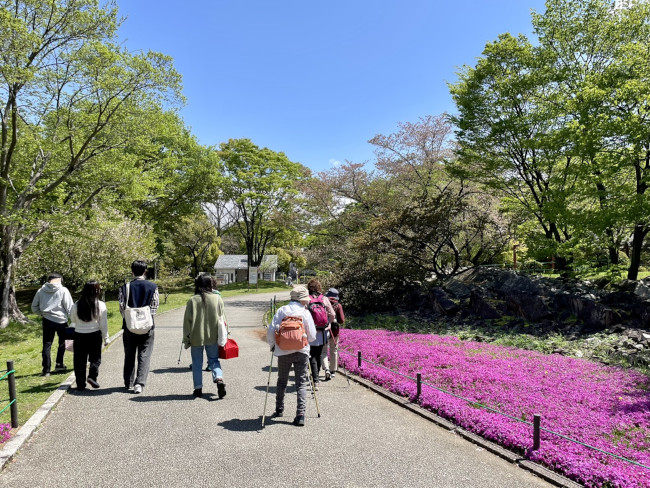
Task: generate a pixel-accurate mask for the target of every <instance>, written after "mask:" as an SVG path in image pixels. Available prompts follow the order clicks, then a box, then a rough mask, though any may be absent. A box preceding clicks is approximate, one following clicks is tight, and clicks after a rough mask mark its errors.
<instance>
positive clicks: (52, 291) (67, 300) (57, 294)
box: [32, 273, 72, 376]
mask: <svg viewBox="0 0 650 488" xmlns="http://www.w3.org/2000/svg"><path fill="white" fill-rule="evenodd" d="M62 281H63V278H62V277H61V275H60V274H58V273H50V274H49V275H48V277H47V283H45V284H44V285H43V286H41V287H40V288H39V290H38V291H37V292H36V295H35V296H34V299H33V300H32V312H34V313H35V314H37V315H40V316H42V317H43V350H42V353H41V355H42V357H43V361H42V366H43V370H42V372H41V376H50V370H51V369H52V356H51V350H52V343H53V342H54V336H55V335H57V336H59V347H58V348H57V350H56V365H55V369H54V371H55V372H62V371H65V370H66V369H67V368H66V366H65V364H63V355H64V354H65V338H66V328H67V326H68V318H69V317H70V312H71V311H72V296H70V292H69V291H68V289H67V288H66V287H65V286H63V284H62Z"/></svg>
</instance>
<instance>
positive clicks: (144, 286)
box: [118, 278, 158, 330]
mask: <svg viewBox="0 0 650 488" xmlns="http://www.w3.org/2000/svg"><path fill="white" fill-rule="evenodd" d="M118 299H119V302H120V312H121V313H122V328H123V329H125V330H126V321H125V320H124V313H123V310H124V305H125V303H124V300H125V299H126V284H124V285H122V286H121V287H120V293H119V297H118ZM128 306H129V307H131V308H139V307H146V306H148V307H150V308H151V316H152V318H153V316H154V315H156V310H158V285H156V284H155V283H153V282H151V281H147V280H144V279H137V278H136V279H135V280H133V281H131V282H130V284H129V303H128ZM155 324H156V321H155V320H154V326H153V327H152V328H151V329H152V330H153V328H154V327H155Z"/></svg>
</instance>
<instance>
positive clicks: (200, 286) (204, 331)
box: [183, 275, 228, 398]
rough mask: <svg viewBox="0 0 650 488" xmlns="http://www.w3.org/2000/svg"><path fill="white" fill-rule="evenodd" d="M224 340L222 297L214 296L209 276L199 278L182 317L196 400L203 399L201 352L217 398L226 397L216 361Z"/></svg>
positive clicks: (221, 375)
mask: <svg viewBox="0 0 650 488" xmlns="http://www.w3.org/2000/svg"><path fill="white" fill-rule="evenodd" d="M227 339H228V332H227V331H226V321H225V315H224V306H223V300H222V299H221V295H220V294H217V293H213V289H212V280H211V278H210V276H208V275H202V276H199V277H197V278H196V280H195V282H194V296H193V297H192V298H190V299H189V300H188V301H187V305H186V306H185V316H184V317H183V344H184V345H185V349H187V348H189V347H191V353H192V379H193V381H194V393H193V395H194V397H195V398H200V397H202V396H203V373H202V371H201V365H202V364H203V350H204V349H205V354H206V356H207V358H208V366H209V367H210V371H212V381H213V382H214V383H216V384H217V394H218V395H219V398H223V397H225V396H226V384H225V383H224V381H223V371H222V369H221V362H220V361H219V346H225V345H226V340H227Z"/></svg>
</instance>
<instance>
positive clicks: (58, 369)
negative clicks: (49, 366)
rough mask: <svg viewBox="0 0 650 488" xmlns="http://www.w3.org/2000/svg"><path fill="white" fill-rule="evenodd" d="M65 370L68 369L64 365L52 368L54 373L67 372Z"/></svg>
mask: <svg viewBox="0 0 650 488" xmlns="http://www.w3.org/2000/svg"><path fill="white" fill-rule="evenodd" d="M67 369H68V368H67V367H66V365H65V364H57V365H56V366H55V367H54V372H55V373H56V372H57V371H67Z"/></svg>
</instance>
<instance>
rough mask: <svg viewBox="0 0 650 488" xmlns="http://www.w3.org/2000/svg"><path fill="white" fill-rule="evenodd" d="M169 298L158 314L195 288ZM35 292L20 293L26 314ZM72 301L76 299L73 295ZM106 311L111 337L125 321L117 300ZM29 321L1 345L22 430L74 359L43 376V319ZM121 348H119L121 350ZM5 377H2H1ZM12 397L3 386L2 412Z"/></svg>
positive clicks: (4, 419)
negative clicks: (62, 369) (11, 365)
mask: <svg viewBox="0 0 650 488" xmlns="http://www.w3.org/2000/svg"><path fill="white" fill-rule="evenodd" d="M219 288H220V291H221V295H222V296H223V297H229V296H235V295H245V294H249V293H268V292H278V293H280V292H283V291H287V290H288V289H289V287H287V286H285V285H284V284H282V283H273V282H264V281H262V282H260V283H259V287H258V289H257V290H256V289H255V288H252V289H250V290H249V289H248V286H247V284H246V283H232V284H230V285H225V286H221V287H219ZM165 291H166V292H167V298H166V302H165V296H164V294H163V293H161V296H160V308H159V309H158V313H159V314H160V313H163V312H166V311H168V310H173V309H175V308H179V307H184V306H185V303H187V300H188V299H189V298H190V297H191V296H192V295H193V294H194V287H193V285H192V284H191V283H190V282H189V281H188V282H187V283H185V284H179V285H177V286H175V287H167V288H165ZM35 292H36V289H33V290H32V289H30V290H21V291H20V292H19V293H18V294H17V296H18V302H19V307H20V309H21V310H22V311H23V312H25V313H27V312H28V311H30V305H31V300H32V297H33V295H34V293H35ZM73 298H75V299H76V296H75V295H74V294H73ZM106 308H107V309H108V330H109V334H110V335H111V336H112V335H113V334H115V333H116V332H118V331H119V330H120V328H121V327H122V318H121V316H120V313H119V307H118V303H117V297H116V296H115V295H112V296H111V295H108V296H107V297H106ZM27 317H28V318H29V319H31V322H29V323H27V324H19V323H17V322H12V323H11V324H10V325H9V326H8V327H7V328H6V329H2V330H0V345H1V350H2V356H1V357H0V361H2V362H1V363H0V369H5V368H6V361H7V360H13V361H14V369H15V370H16V389H17V397H18V402H17V403H18V422H19V426H22V425H23V424H24V423H25V422H26V421H27V419H29V417H31V416H32V414H33V413H34V412H35V411H36V410H37V409H38V408H39V407H40V406H41V405H42V404H43V403H44V402H45V400H46V399H47V398H48V397H49V396H50V394H51V393H52V392H53V391H54V390H56V389H57V388H58V386H59V385H60V384H61V382H62V381H63V380H64V379H66V378H67V377H68V376H69V375H70V373H71V372H72V355H71V354H70V353H66V355H65V363H66V365H67V366H68V368H69V369H68V371H66V372H64V373H59V374H55V373H54V372H52V374H51V376H49V377H42V376H41V370H42V368H41V349H42V344H43V342H42V341H43V333H42V326H41V323H40V318H39V317H37V316H36V315H34V314H31V312H30V313H28V314H27ZM57 344H58V339H55V343H54V344H53V347H52V362H53V363H54V357H55V356H56V345H57ZM118 347H119V346H118ZM2 374H4V372H3V373H1V374H0V376H1V375H2ZM8 399H9V393H8V388H7V382H6V381H2V382H0V410H1V409H2V408H3V407H4V406H5V405H6V404H7V401H8ZM9 422H10V415H9V410H8V409H7V410H5V411H4V412H3V413H2V414H1V415H0V425H1V424H4V423H9Z"/></svg>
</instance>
